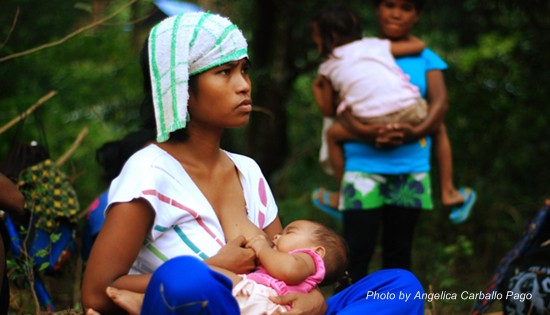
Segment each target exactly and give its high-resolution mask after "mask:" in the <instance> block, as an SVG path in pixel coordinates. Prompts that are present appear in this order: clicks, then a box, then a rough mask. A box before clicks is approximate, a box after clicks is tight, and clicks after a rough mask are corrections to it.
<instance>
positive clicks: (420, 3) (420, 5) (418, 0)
mask: <svg viewBox="0 0 550 315" xmlns="http://www.w3.org/2000/svg"><path fill="white" fill-rule="evenodd" d="M384 1H385V0H374V5H375V6H376V7H378V6H379V5H380V4H381V3H382V2H384ZM406 1H408V2H410V3H412V4H414V7H415V8H416V11H418V12H420V11H422V9H424V0H406Z"/></svg>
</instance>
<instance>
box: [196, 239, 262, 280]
mask: <svg viewBox="0 0 550 315" xmlns="http://www.w3.org/2000/svg"><path fill="white" fill-rule="evenodd" d="M245 245H246V238H244V236H242V235H239V236H238V237H236V238H235V239H233V240H231V241H229V242H227V244H226V245H225V246H224V247H222V248H221V249H220V251H219V252H218V253H217V254H216V255H215V256H212V257H210V258H209V259H207V260H205V263H207V264H209V265H213V266H217V267H220V268H224V269H227V270H229V271H232V272H234V273H236V274H246V273H249V272H250V271H252V270H254V269H255V268H256V254H255V253H254V251H253V250H252V249H250V248H245Z"/></svg>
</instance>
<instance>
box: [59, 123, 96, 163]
mask: <svg viewBox="0 0 550 315" xmlns="http://www.w3.org/2000/svg"><path fill="white" fill-rule="evenodd" d="M87 134H88V127H87V126H85V127H84V128H82V130H81V131H80V133H79V134H78V137H76V139H75V141H74V142H73V144H72V145H71V147H70V148H69V149H68V150H67V151H66V152H65V153H63V155H62V156H61V157H60V158H58V159H57V161H55V165H56V166H57V167H60V166H61V165H63V164H65V162H67V160H68V159H69V157H71V155H73V153H74V151H76V149H77V148H78V147H79V146H80V144H81V143H82V140H84V137H86V135H87Z"/></svg>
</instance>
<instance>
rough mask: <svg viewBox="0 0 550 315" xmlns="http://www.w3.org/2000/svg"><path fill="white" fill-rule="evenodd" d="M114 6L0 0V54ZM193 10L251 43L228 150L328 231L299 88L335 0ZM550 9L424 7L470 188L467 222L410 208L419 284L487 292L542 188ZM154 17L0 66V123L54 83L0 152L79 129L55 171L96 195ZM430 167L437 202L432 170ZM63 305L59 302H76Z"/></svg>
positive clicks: (131, 116) (56, 151) (506, 1)
mask: <svg viewBox="0 0 550 315" xmlns="http://www.w3.org/2000/svg"><path fill="white" fill-rule="evenodd" d="M125 3H127V1H122V0H116V1H108V0H88V1H74V0H72V1H67V0H50V1H31V0H4V1H2V10H0V58H1V57H4V56H8V55H10V54H12V53H16V52H20V51H24V50H27V49H30V48H33V47H36V46H39V45H42V44H44V43H48V42H52V41H55V40H58V39H60V38H63V37H64V36H65V35H67V34H69V33H70V32H72V31H74V30H76V29H78V28H79V27H82V26H85V25H87V24H89V23H91V22H93V21H94V20H98V19H99V18H101V17H104V16H106V15H108V14H109V13H112V12H114V10H116V9H117V8H118V7H120V6H121V5H123V4H125ZM197 3H198V4H200V5H202V6H203V7H204V8H207V9H210V10H211V11H214V12H221V13H223V14H225V15H228V16H229V17H231V19H232V20H233V21H234V22H236V24H238V25H239V26H240V27H241V28H242V29H243V31H244V32H245V35H246V37H247V38H249V45H250V54H251V59H252V63H253V71H252V75H253V82H254V104H255V105H256V106H257V108H258V111H256V112H254V113H253V116H252V119H251V122H250V124H249V125H248V126H247V127H246V128H243V129H241V130H232V131H230V132H229V133H228V134H227V137H226V138H225V139H224V143H225V146H226V148H228V149H230V150H234V151H237V152H241V153H245V154H248V155H251V156H252V157H254V158H255V159H256V160H258V162H259V163H260V165H261V166H262V168H263V170H264V172H265V173H266V175H267V176H268V178H269V180H270V184H271V188H272V190H273V191H274V193H275V195H276V198H277V200H278V203H279V206H280V208H281V216H282V218H283V221H285V222H287V221H290V220H293V219H295V218H299V217H304V216H305V217H315V218H317V219H319V220H321V221H323V222H325V223H327V224H329V225H332V226H334V227H335V228H340V227H339V226H338V224H337V223H335V222H332V221H331V220H330V219H329V218H328V217H325V216H324V215H323V214H321V213H319V212H317V211H316V210H315V209H314V208H313V207H312V206H311V203H310V200H309V194H310V192H311V190H312V189H313V188H315V187H318V186H327V187H335V183H334V182H333V180H332V178H330V177H328V176H326V175H324V174H323V173H322V172H321V171H320V169H319V167H318V164H317V152H318V148H319V140H320V128H321V115H320V113H319V111H318V110H317V108H316V106H315V105H314V102H313V99H312V95H311V88H310V87H311V83H312V80H313V77H314V75H315V69H316V66H317V64H318V56H317V54H316V52H315V50H314V47H313V44H312V43H311V40H310V37H309V21H310V19H311V17H312V15H313V13H314V12H315V11H316V10H317V9H319V8H320V7H322V6H323V5H324V4H328V3H334V1H321V0H315V1H313V0H303V1H294V0H255V1H250V0H248V1H247V0H232V1H223V0H217V1H213V0H210V1H198V2H197ZM347 3H348V4H349V5H350V6H351V7H353V8H354V9H356V10H357V12H358V13H359V14H360V16H361V17H362V18H363V21H364V29H365V31H366V35H371V36H374V35H376V22H375V17H374V13H373V5H371V4H370V3H369V2H365V1H359V0H349V1H347ZM17 12H19V14H18V15H17ZM549 14H550V2H548V1H545V0H531V1H523V2H518V1H514V0H486V1H474V0H467V1H462V0H460V1H459V0H445V1H444V0H433V1H429V2H427V5H426V8H425V10H424V12H423V15H422V18H421V20H420V22H419V24H418V25H417V28H416V30H415V34H416V35H418V36H420V37H421V38H422V39H423V40H424V41H426V42H427V44H428V46H429V47H430V48H432V49H433V50H434V51H436V52H437V53H438V54H439V55H440V56H441V57H442V58H444V59H445V60H446V61H447V62H448V63H449V70H448V71H447V73H446V80H447V86H448V90H449V96H450V110H449V112H448V114H447V117H446V125H447V128H448V131H449V134H450V137H451V142H452V146H453V150H454V152H453V153H454V154H453V155H454V163H455V181H456V183H458V184H468V185H471V186H473V187H474V188H475V189H476V190H477V191H478V193H479V201H478V203H477V205H476V208H475V210H474V213H473V216H472V218H471V219H470V220H469V221H468V222H467V223H465V224H463V225H460V226H454V225H451V224H450V223H449V222H448V220H447V215H448V209H444V208H443V207H441V205H440V203H439V201H438V198H435V200H436V209H435V211H432V212H429V213H428V212H426V213H424V214H423V215H422V217H421V223H420V226H419V228H418V231H417V240H416V243H415V253H414V255H415V257H414V268H413V269H414V271H415V273H416V274H417V275H418V276H419V278H420V279H421V281H422V282H423V284H424V285H425V287H426V289H427V290H428V289H429V288H432V289H433V290H434V291H440V290H447V291H461V290H469V291H479V290H482V289H484V285H485V283H486V282H487V281H488V280H489V277H490V273H491V272H492V270H493V269H494V267H495V266H496V264H497V262H498V260H499V259H500V258H501V256H502V255H503V254H504V253H505V252H506V251H507V250H508V249H509V248H510V246H511V245H512V244H513V243H514V242H515V241H516V240H517V238H518V237H519V235H520V234H521V233H522V231H523V228H524V225H525V223H526V220H527V219H528V218H529V217H530V216H531V215H533V214H534V213H535V212H536V211H537V210H538V208H539V206H540V205H541V204H542V202H543V200H544V198H548V197H549V182H550V167H548V158H549V157H550V141H549V140H548V139H549V138H550V131H549V128H548V124H549V119H550V118H549V117H550V116H549V115H548V112H547V111H548V105H547V102H548V99H549V93H550V92H549V89H548V88H547V87H548V86H549V85H550V78H549V76H550V74H549V72H548V69H550V57H548V53H547V51H548V48H550V36H548V32H549V31H550V20H549V19H548V16H549ZM16 16H17V19H16V23H15V27H13V28H12V22H13V21H14V17H16ZM159 16H160V14H159V12H158V11H157V12H155V6H154V5H153V3H152V1H146V0H141V1H138V2H136V3H135V4H133V5H132V6H131V7H130V8H128V9H127V10H124V11H123V13H121V14H119V15H117V16H116V17H115V18H114V19H111V20H109V21H108V22H107V23H105V24H102V25H101V26H98V27H95V28H93V29H92V30H89V31H86V32H83V33H82V34H80V35H78V36H76V37H74V38H72V39H70V40H68V41H66V42H65V43H63V44H61V45H58V46H55V47H52V48H48V49H43V50H40V51H38V52H35V53H33V54H29V55H25V56H22V57H19V58H15V59H12V60H8V61H4V62H0V108H1V110H0V125H2V124H3V123H5V122H7V121H9V120H10V119H12V118H13V117H15V116H17V115H18V114H19V113H20V112H22V111H23V110H24V109H25V108H27V107H28V106H30V105H31V104H33V103H34V102H35V101H36V100H37V99H39V98H40V97H41V96H43V95H44V94H46V93H48V92H49V91H50V90H56V91H58V95H57V96H55V97H54V98H53V99H51V100H50V101H48V102H47V103H46V104H44V105H43V106H42V107H41V109H40V110H39V111H37V112H36V113H35V114H34V115H32V116H31V117H29V118H27V119H26V120H25V122H24V124H20V125H18V126H17V127H13V128H11V129H10V130H8V131H7V132H5V133H3V134H0V159H3V158H4V157H5V156H6V154H7V152H8V151H9V148H10V147H11V145H12V143H13V141H14V140H16V141H22V142H29V141H31V140H38V141H39V142H41V143H46V144H47V146H48V148H49V149H50V152H51V154H52V156H53V157H54V158H56V157H59V156H61V155H62V154H63V153H64V152H65V151H66V150H67V148H68V147H69V146H70V145H71V143H72V142H73V141H74V139H75V137H76V136H77V134H78V133H79V131H80V130H81V129H82V128H83V127H85V126H87V127H88V128H89V134H88V136H87V137H86V138H85V139H84V141H83V143H82V144H81V145H80V146H79V147H78V149H77V150H76V152H75V153H74V155H73V156H72V157H71V159H70V160H69V161H68V162H67V163H66V164H65V165H64V166H63V169H64V171H65V172H66V173H67V174H68V175H69V176H70V177H71V180H72V182H73V184H74V186H75V188H76V190H77V192H78V195H79V199H80V204H81V207H82V210H85V208H86V206H87V205H89V204H90V203H91V201H92V200H93V199H94V198H95V197H96V196H97V195H98V194H99V193H100V192H101V191H103V190H104V189H106V184H104V183H102V182H101V179H100V174H101V170H100V169H99V167H98V166H97V163H96V162H95V150H96V149H97V148H98V147H99V146H100V145H101V144H103V143H104V142H106V141H111V140H114V139H118V138H121V137H122V136H123V135H124V134H125V133H127V132H129V131H132V130H134V129H135V128H136V126H137V121H138V118H139V112H138V107H139V104H140V102H141V97H142V95H141V87H142V82H141V74H140V69H139V65H138V55H139V49H140V47H141V43H142V42H143V40H144V38H145V36H146V34H147V31H148V30H149V29H150V27H151V26H152V25H153V24H154V23H155V21H158V19H159ZM434 162H435V161H434ZM434 165H435V164H434ZM433 176H434V183H435V184H434V191H435V196H438V193H439V187H438V185H437V180H435V179H436V178H437V177H436V176H437V171H436V170H434V171H433ZM374 267H376V264H375V266H374ZM73 290H78V285H75V287H74V288H73ZM69 300H70V299H69ZM68 303H72V304H68V305H67V307H70V306H73V305H74V304H75V303H78V302H77V301H74V299H73V300H72V301H70V302H68ZM440 303H442V304H443V305H442V306H443V308H441V305H439V307H440V308H439V310H440V311H441V310H443V313H449V314H452V313H455V312H458V313H463V312H464V311H467V310H468V309H469V308H470V307H471V306H472V305H473V302H472V301H458V302H453V303H446V302H445V301H442V302H440ZM60 304H62V302H60ZM62 307H65V306H62ZM429 307H432V305H429Z"/></svg>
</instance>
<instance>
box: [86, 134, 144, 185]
mask: <svg viewBox="0 0 550 315" xmlns="http://www.w3.org/2000/svg"><path fill="white" fill-rule="evenodd" d="M153 141H155V131H154V129H153V130H149V129H141V130H137V131H134V132H131V133H129V134H127V135H126V136H125V137H124V138H122V139H120V140H116V141H111V142H107V143H105V144H103V145H102V146H101V147H99V149H97V150H96V152H95V158H96V161H97V162H98V163H99V165H101V166H102V167H103V175H102V177H103V180H104V181H105V182H106V183H110V182H111V181H112V180H113V179H115V178H116V177H117V176H118V174H119V173H120V171H121V170H122V167H123V166H124V163H126V161H127V160H128V159H129V158H130V156H132V154H134V153H135V152H137V151H138V150H140V149H141V148H143V147H144V146H145V145H146V144H147V143H149V142H153Z"/></svg>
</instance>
